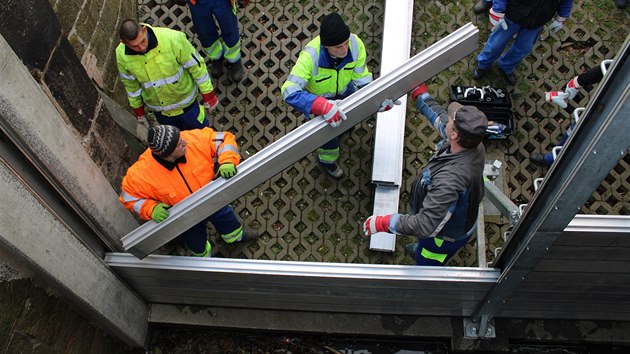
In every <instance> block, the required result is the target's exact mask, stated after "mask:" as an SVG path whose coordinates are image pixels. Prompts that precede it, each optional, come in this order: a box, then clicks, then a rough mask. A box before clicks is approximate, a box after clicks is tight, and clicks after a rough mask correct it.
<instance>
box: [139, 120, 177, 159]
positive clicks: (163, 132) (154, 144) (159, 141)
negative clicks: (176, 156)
mask: <svg viewBox="0 0 630 354" xmlns="http://www.w3.org/2000/svg"><path fill="white" fill-rule="evenodd" d="M147 142H148V143H149V148H151V151H153V153H154V154H156V155H157V156H159V157H167V156H169V155H170V154H172V153H173V151H175V148H176V147H177V144H178V143H179V129H177V128H176V127H174V126H172V125H159V126H157V127H151V128H149V135H148V136H147Z"/></svg>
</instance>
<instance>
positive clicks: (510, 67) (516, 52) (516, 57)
mask: <svg viewBox="0 0 630 354" xmlns="http://www.w3.org/2000/svg"><path fill="white" fill-rule="evenodd" d="M541 31H542V26H541V27H538V28H534V29H527V28H521V30H520V31H519V32H518V34H517V35H516V38H515V39H514V43H512V45H511V46H510V48H509V49H508V50H507V51H506V52H505V54H503V55H502V56H501V58H499V60H498V61H497V65H498V66H499V68H500V69H501V70H502V71H503V72H504V73H506V74H511V73H513V72H514V69H516V66H517V65H518V64H520V63H521V61H523V59H524V58H525V57H526V56H528V55H529V54H530V53H531V52H532V48H534V44H536V41H537V40H538V36H539V35H540V32H541Z"/></svg>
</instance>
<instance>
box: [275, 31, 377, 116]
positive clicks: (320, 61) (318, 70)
mask: <svg viewBox="0 0 630 354" xmlns="http://www.w3.org/2000/svg"><path fill="white" fill-rule="evenodd" d="M365 60H366V53H365V45H364V44H363V41H361V39H360V38H359V37H358V36H357V35H356V34H354V33H351V34H350V38H349V41H348V54H347V55H346V57H345V58H343V59H342V60H341V61H340V62H339V63H338V64H337V65H335V59H334V58H332V57H331V56H330V54H328V51H327V50H326V48H324V46H323V45H321V40H320V37H319V36H317V37H315V38H314V39H313V40H311V41H310V42H309V43H308V44H307V45H306V46H305V47H304V49H302V51H301V52H300V55H299V56H298V60H297V62H296V63H295V66H294V67H293V69H291V73H290V74H289V76H288V77H287V80H286V81H285V82H284V85H282V99H284V101H285V102H286V103H287V104H289V105H290V106H291V107H293V108H295V109H297V110H298V111H300V112H302V113H304V115H305V116H306V119H308V118H309V117H310V113H311V106H312V105H313V101H314V100H315V98H316V97H317V96H323V97H324V98H326V99H330V100H336V99H343V98H345V97H348V96H349V95H350V94H352V93H353V92H354V91H356V90H357V89H359V88H361V87H363V86H365V85H367V84H368V83H370V82H371V81H372V74H371V73H370V71H369V70H368V68H367V66H366V64H365Z"/></svg>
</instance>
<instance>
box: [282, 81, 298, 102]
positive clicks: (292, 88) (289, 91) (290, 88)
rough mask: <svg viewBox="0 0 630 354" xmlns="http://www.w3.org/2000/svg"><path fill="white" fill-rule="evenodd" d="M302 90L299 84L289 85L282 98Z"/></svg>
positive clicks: (284, 98) (285, 98)
mask: <svg viewBox="0 0 630 354" xmlns="http://www.w3.org/2000/svg"><path fill="white" fill-rule="evenodd" d="M298 91H302V90H301V89H300V88H299V87H298V86H297V85H291V86H287V87H286V88H285V89H284V92H283V93H282V99H283V100H285V101H286V100H287V97H289V96H291V94H293V93H295V92H298Z"/></svg>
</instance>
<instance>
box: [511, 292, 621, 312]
mask: <svg viewBox="0 0 630 354" xmlns="http://www.w3.org/2000/svg"><path fill="white" fill-rule="evenodd" d="M508 302H509V303H510V304H511V303H512V302H522V303H536V304H549V306H555V305H554V304H574V305H577V306H581V307H583V308H587V307H589V306H591V305H598V306H599V305H604V304H607V305H608V306H614V307H619V306H620V307H626V308H628V310H630V296H628V293H627V292H617V293H610V294H609V293H603V292H588V291H585V292H583V293H578V292H553V291H547V292H542V291H538V292H520V291H519V292H516V293H514V294H512V295H511V296H510V297H509V298H508Z"/></svg>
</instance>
